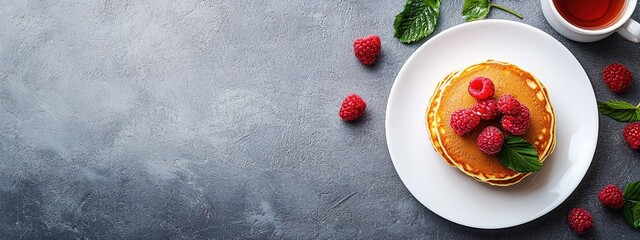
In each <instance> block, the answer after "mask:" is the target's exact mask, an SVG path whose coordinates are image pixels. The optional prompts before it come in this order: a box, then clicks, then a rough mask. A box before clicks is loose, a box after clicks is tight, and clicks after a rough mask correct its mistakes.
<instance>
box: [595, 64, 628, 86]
mask: <svg viewBox="0 0 640 240" xmlns="http://www.w3.org/2000/svg"><path fill="white" fill-rule="evenodd" d="M632 78H633V75H632V74H631V71H629V69H627V67H625V66H624V65H622V64H619V63H613V64H611V65H609V66H607V67H605V68H604V70H602V79H603V80H604V83H605V84H606V85H607V86H608V87H609V89H611V91H613V92H614V93H623V92H625V91H626V90H627V88H629V86H630V85H631V80H632Z"/></svg>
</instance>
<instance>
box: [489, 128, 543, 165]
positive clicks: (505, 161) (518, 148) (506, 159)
mask: <svg viewBox="0 0 640 240" xmlns="http://www.w3.org/2000/svg"><path fill="white" fill-rule="evenodd" d="M497 156H498V160H500V163H502V165H503V166H505V167H507V168H508V169H511V170H513V171H516V172H519V173H529V172H537V171H540V169H542V162H540V159H539V158H538V152H536V149H535V147H533V144H531V143H529V142H527V140H525V139H524V138H522V137H519V136H508V137H506V138H505V139H504V142H503V143H502V150H500V152H499V153H498V155H497Z"/></svg>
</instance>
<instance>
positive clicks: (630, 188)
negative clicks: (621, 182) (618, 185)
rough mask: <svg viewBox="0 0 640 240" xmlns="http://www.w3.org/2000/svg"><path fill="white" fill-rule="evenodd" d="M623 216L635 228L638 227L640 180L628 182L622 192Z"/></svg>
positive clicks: (639, 226) (639, 219)
mask: <svg viewBox="0 0 640 240" xmlns="http://www.w3.org/2000/svg"><path fill="white" fill-rule="evenodd" d="M622 196H623V197H624V210H623V211H624V218H626V219H627V222H628V223H629V224H631V226H633V227H635V228H640V181H637V182H633V183H628V184H627V186H625V187H624V191H623V192H622Z"/></svg>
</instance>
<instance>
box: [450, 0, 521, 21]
mask: <svg viewBox="0 0 640 240" xmlns="http://www.w3.org/2000/svg"><path fill="white" fill-rule="evenodd" d="M491 7H495V8H498V9H500V10H503V11H506V12H508V13H511V14H513V15H514V16H516V17H518V18H520V19H522V16H521V15H520V14H518V13H517V12H515V11H513V10H511V9H508V8H505V7H503V6H500V5H496V4H493V3H491V0H465V1H464V4H463V5H462V16H463V17H464V19H465V20H466V21H467V22H471V21H476V20H482V19H485V18H486V17H487V15H489V11H490V10H491Z"/></svg>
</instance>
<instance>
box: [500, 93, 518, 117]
mask: <svg viewBox="0 0 640 240" xmlns="http://www.w3.org/2000/svg"><path fill="white" fill-rule="evenodd" d="M520 105H521V104H520V102H519V101H518V99H516V98H515V97H514V96H512V95H509V94H505V95H502V96H500V99H499V100H498V110H499V111H500V112H501V113H503V114H518V113H519V112H520Z"/></svg>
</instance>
